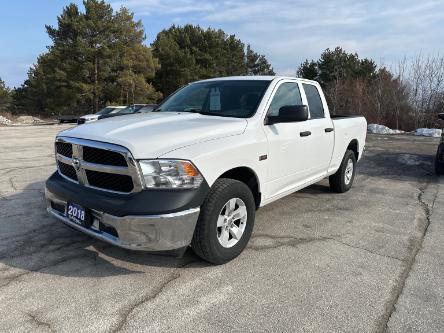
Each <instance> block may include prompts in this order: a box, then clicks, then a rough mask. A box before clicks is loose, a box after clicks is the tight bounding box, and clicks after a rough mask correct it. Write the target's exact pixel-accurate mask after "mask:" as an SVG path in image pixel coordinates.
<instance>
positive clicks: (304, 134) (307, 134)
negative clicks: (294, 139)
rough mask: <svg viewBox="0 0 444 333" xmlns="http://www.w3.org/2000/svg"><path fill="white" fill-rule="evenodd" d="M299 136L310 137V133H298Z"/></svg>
mask: <svg viewBox="0 0 444 333" xmlns="http://www.w3.org/2000/svg"><path fill="white" fill-rule="evenodd" d="M299 135H300V136H309V135H311V132H310V131H305V132H301V133H299Z"/></svg>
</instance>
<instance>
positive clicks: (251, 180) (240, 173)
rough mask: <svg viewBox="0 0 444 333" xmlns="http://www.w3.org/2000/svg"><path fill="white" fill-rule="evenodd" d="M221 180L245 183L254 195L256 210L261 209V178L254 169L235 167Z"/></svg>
mask: <svg viewBox="0 0 444 333" xmlns="http://www.w3.org/2000/svg"><path fill="white" fill-rule="evenodd" d="M219 178H230V179H235V180H238V181H240V182H243V183H244V184H245V185H247V186H248V187H249V188H250V190H251V193H253V197H254V201H255V204H256V209H257V208H259V206H260V204H261V192H260V191H261V188H260V183H259V178H258V176H257V174H256V172H255V171H254V170H253V169H251V168H249V167H246V166H241V167H235V168H233V169H230V170H227V171H225V172H224V173H223V174H221V175H220V176H219V177H218V179H219Z"/></svg>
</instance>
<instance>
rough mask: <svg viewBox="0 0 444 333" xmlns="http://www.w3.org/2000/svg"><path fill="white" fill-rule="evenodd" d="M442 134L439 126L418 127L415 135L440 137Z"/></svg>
mask: <svg viewBox="0 0 444 333" xmlns="http://www.w3.org/2000/svg"><path fill="white" fill-rule="evenodd" d="M441 134H442V130H441V129H439V128H418V129H417V130H416V131H415V135H420V136H431V137H434V138H439V137H440V136H441Z"/></svg>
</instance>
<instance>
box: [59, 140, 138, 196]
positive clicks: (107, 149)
mask: <svg viewBox="0 0 444 333" xmlns="http://www.w3.org/2000/svg"><path fill="white" fill-rule="evenodd" d="M55 146H56V147H55V148H56V159H57V168H58V172H59V173H60V175H62V176H63V177H65V178H67V179H68V180H70V181H73V182H76V183H78V184H80V185H83V186H86V187H91V188H96V189H100V190H103V191H109V192H116V193H132V192H139V191H140V190H141V189H142V185H141V181H140V176H139V172H138V169H137V166H136V162H135V161H134V159H133V157H132V155H131V153H130V152H129V151H128V150H127V149H126V148H124V147H122V146H118V145H114V144H109V143H103V142H99V141H92V140H84V139H77V138H69V137H58V138H57V139H56V143H55Z"/></svg>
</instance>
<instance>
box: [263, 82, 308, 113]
mask: <svg viewBox="0 0 444 333" xmlns="http://www.w3.org/2000/svg"><path fill="white" fill-rule="evenodd" d="M301 104H302V98H301V93H300V91H299V86H298V84H297V83H296V82H285V83H282V84H281V85H280V86H279V88H278V90H277V91H276V93H275V94H274V97H273V100H272V101H271V104H270V108H269V109H268V115H269V116H277V115H278V114H279V109H280V108H281V107H283V106H285V105H301Z"/></svg>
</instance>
